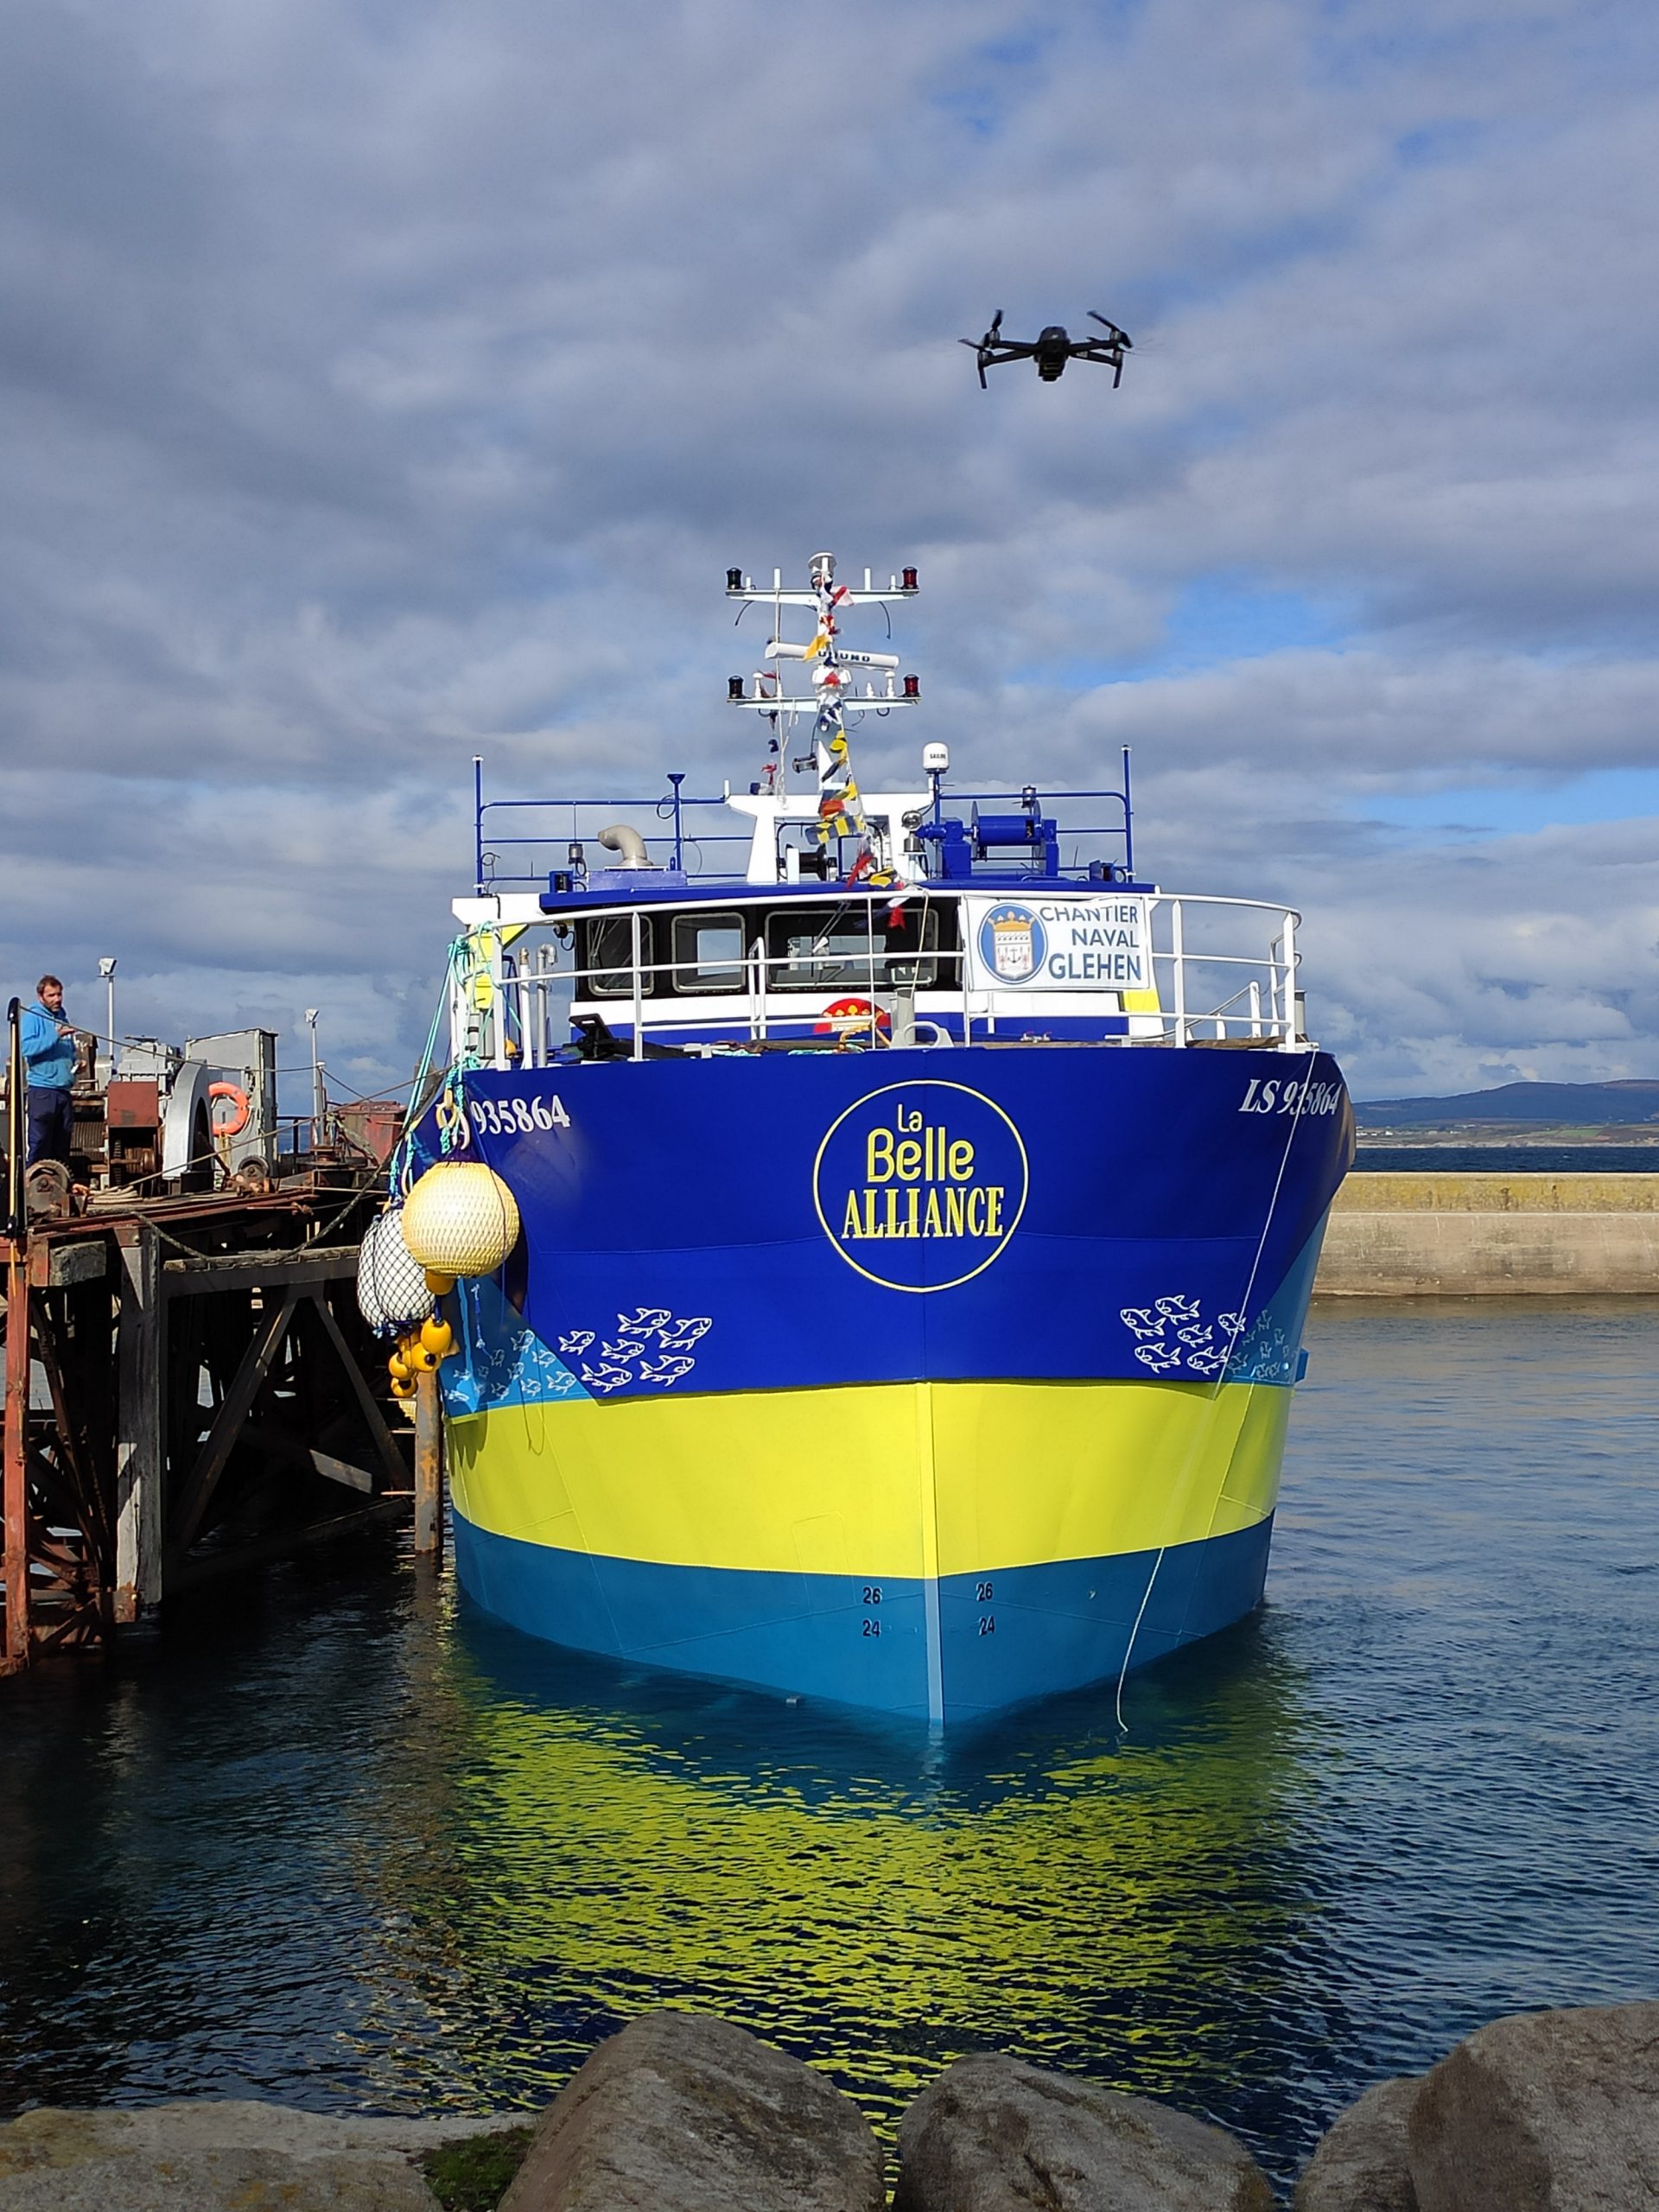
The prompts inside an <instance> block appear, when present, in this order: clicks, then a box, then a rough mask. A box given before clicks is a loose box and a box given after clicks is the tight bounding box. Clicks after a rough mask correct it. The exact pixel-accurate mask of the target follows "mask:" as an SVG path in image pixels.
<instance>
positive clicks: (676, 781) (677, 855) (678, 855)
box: [668, 769, 685, 874]
mask: <svg viewBox="0 0 1659 2212" xmlns="http://www.w3.org/2000/svg"><path fill="white" fill-rule="evenodd" d="M668 780H669V782H670V783H671V784H672V785H673V786H674V865H675V867H676V868H677V869H678V870H679V871H680V873H681V874H684V872H685V854H684V849H683V845H682V842H681V830H680V785H682V784H683V782H684V781H685V771H684V770H683V769H682V770H681V771H680V772H679V774H678V775H676V774H675V773H674V772H673V770H672V769H670V770H669V772H668Z"/></svg>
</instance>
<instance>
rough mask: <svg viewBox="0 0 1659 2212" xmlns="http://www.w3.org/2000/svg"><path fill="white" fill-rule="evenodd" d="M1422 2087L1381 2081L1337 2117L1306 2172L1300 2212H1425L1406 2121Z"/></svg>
mask: <svg viewBox="0 0 1659 2212" xmlns="http://www.w3.org/2000/svg"><path fill="white" fill-rule="evenodd" d="M1421 2087H1422V2083H1421V2081H1419V2080H1417V2079H1416V2078H1415V2077H1411V2078H1408V2079H1406V2080H1402V2081H1395V2082H1378V2083H1377V2084H1376V2087H1375V2088H1370V2089H1367V2090H1366V2092H1365V2094H1364V2095H1363V2097H1361V2098H1360V2100H1359V2101H1358V2102H1357V2104H1351V2105H1350V2106H1349V2107H1348V2109H1347V2111H1346V2112H1344V2113H1338V2116H1337V2118H1336V2119H1335V2120H1333V2121H1332V2124H1331V2126H1330V2127H1329V2128H1327V2129H1326V2131H1325V2134H1324V2135H1323V2136H1322V2137H1321V2138H1320V2139H1319V2144H1318V2145H1317V2146H1316V2147H1315V2150H1314V2152H1313V2157H1312V2158H1310V2159H1309V2160H1308V2162H1307V2164H1306V2166H1305V2167H1304V2168H1303V2170H1302V2177H1301V2179H1300V2181H1299V2182H1298V2183H1297V2184H1296V2196H1295V2199H1294V2204H1295V2212H1420V2207H1419V2205H1418V2202H1417V2193H1416V2191H1415V2190H1414V2188H1413V2186H1412V2180H1411V2169H1410V2166H1409V2164H1408V2154H1407V2149H1406V2122H1407V2120H1408V2118H1409V2116H1410V2113H1411V2108H1412V2107H1413V2105H1414V2103H1415V2102H1416V2101H1417V2092H1418V2090H1419V2089H1420V2088H1421Z"/></svg>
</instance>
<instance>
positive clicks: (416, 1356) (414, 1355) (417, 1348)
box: [408, 1344, 438, 1375]
mask: <svg viewBox="0 0 1659 2212" xmlns="http://www.w3.org/2000/svg"><path fill="white" fill-rule="evenodd" d="M408 1357H409V1368H410V1374H411V1375H430V1374H431V1372H432V1370H433V1369H434V1368H435V1366H436V1365H437V1363H438V1355H437V1354H436V1352H435V1351H428V1350H427V1348H426V1346H425V1345H424V1344H411V1345H410V1350H409V1354H408Z"/></svg>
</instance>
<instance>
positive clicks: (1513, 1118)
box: [1354, 1081, 1659, 1129]
mask: <svg viewBox="0 0 1659 2212" xmlns="http://www.w3.org/2000/svg"><path fill="white" fill-rule="evenodd" d="M1354 1113H1355V1116H1356V1118H1357V1121H1358V1122H1359V1124H1360V1126H1361V1128H1392V1129H1404V1128H1412V1127H1413V1126H1414V1124H1419V1123H1432V1124H1436V1125H1438V1124H1439V1123H1440V1122H1548V1123H1552V1124H1560V1123H1566V1124H1567V1125H1568V1126H1569V1127H1572V1128H1593V1127H1605V1126H1606V1125H1608V1124H1609V1123H1622V1124H1624V1126H1626V1127H1629V1126H1630V1124H1632V1123H1634V1122H1659V1083H1650V1082H1639V1081H1629V1082H1624V1083H1504V1084H1499V1085H1498V1086H1497V1089H1496V1090H1464V1091H1459V1093H1458V1094H1457V1095H1456V1096H1454V1097H1451V1098H1376V1099H1372V1100H1371V1101H1370V1103H1368V1104H1365V1105H1363V1106H1356V1107H1355V1109H1354Z"/></svg>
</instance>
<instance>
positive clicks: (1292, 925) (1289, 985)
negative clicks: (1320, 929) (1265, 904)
mask: <svg viewBox="0 0 1659 2212" xmlns="http://www.w3.org/2000/svg"><path fill="white" fill-rule="evenodd" d="M1295 1042H1296V917H1295V915H1294V914H1288V913H1287V915H1286V916H1285V1044H1286V1046H1287V1047H1288V1046H1293V1045H1294V1044H1295Z"/></svg>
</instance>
